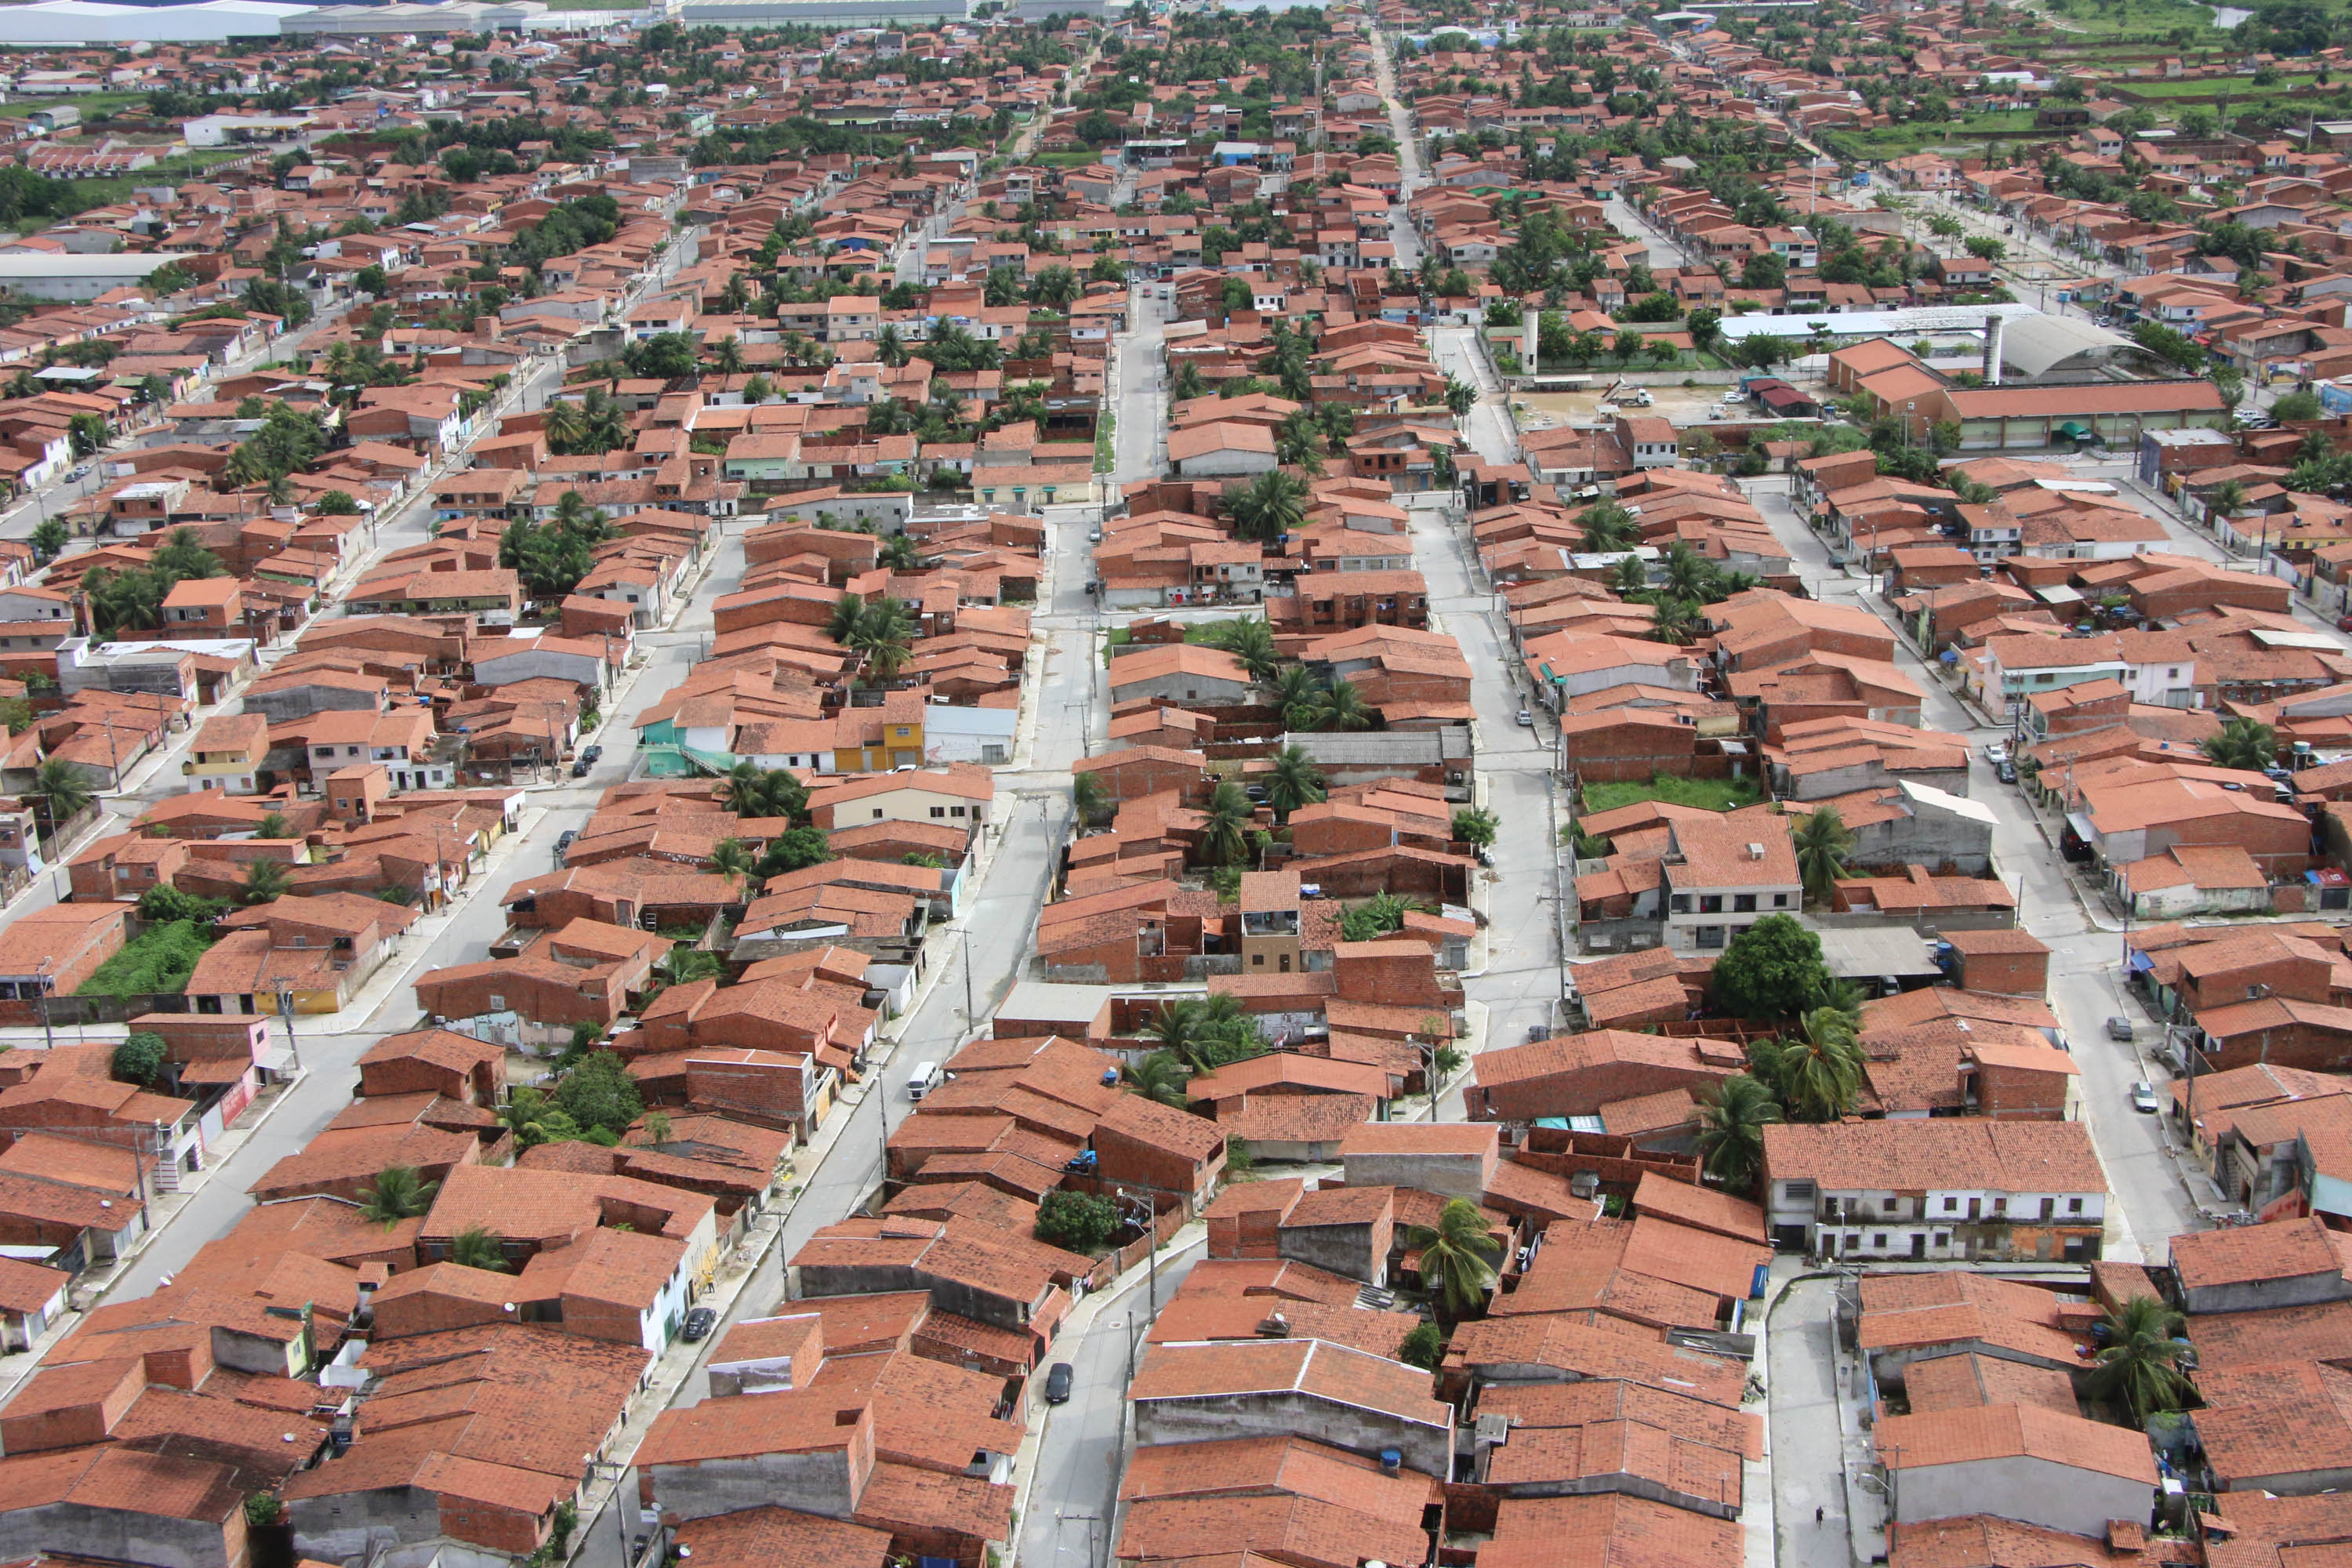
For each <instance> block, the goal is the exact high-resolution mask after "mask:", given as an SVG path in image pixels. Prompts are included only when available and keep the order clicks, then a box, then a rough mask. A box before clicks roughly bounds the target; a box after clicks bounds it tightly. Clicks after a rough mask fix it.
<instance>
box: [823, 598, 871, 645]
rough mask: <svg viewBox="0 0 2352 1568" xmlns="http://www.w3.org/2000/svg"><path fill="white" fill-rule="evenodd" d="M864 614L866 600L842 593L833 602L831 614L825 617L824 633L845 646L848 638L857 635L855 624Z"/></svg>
mask: <svg viewBox="0 0 2352 1568" xmlns="http://www.w3.org/2000/svg"><path fill="white" fill-rule="evenodd" d="M865 616H866V601H865V600H863V599H861V598H859V597H858V596H857V595H855V594H844V595H842V596H841V597H840V598H838V599H835V601H834V602H833V614H832V615H830V616H827V617H826V618H825V623H824V635H825V636H827V637H831V638H832V639H833V640H834V641H835V642H837V643H840V644H842V645H843V646H844V647H846V646H848V643H849V639H850V638H851V637H855V636H856V635H857V624H858V622H859V621H861V620H863V619H864V618H865Z"/></svg>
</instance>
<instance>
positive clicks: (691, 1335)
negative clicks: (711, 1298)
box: [678, 1307, 719, 1344]
mask: <svg viewBox="0 0 2352 1568" xmlns="http://www.w3.org/2000/svg"><path fill="white" fill-rule="evenodd" d="M718 1326H719V1314H718V1313H716V1312H714V1311H712V1310H710V1309H709V1308H708V1307H697V1308H695V1309H694V1310H692V1311H690V1312H688V1314H687V1315H686V1323H685V1326H684V1327H682V1328H680V1329H679V1330H678V1337H679V1338H681V1339H683V1340H685V1341H686V1342H687V1343H688V1344H692V1343H694V1342H696V1341H697V1340H699V1339H701V1338H702V1337H703V1336H704V1335H706V1334H708V1333H709V1332H710V1331H711V1330H713V1329H715V1328H717V1327H718Z"/></svg>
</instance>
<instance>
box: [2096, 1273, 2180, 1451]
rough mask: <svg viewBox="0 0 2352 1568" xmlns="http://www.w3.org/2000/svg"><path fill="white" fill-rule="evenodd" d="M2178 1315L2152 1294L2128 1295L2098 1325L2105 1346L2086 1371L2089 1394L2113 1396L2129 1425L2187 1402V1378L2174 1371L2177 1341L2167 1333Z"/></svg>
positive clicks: (2171, 1332) (2177, 1323) (2176, 1328)
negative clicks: (2127, 1416)
mask: <svg viewBox="0 0 2352 1568" xmlns="http://www.w3.org/2000/svg"><path fill="white" fill-rule="evenodd" d="M2181 1321H2182V1319H2181V1316H2180V1314H2179V1313H2178V1312H2176V1311H2174V1310H2172V1309H2171V1308H2170V1307H2168V1306H2166V1305H2165V1304H2164V1302H2163V1300H2160V1299H2159V1298H2158V1297H2155V1296H2133V1297H2130V1298H2128V1299H2127V1300H2125V1302H2124V1303H2123V1305H2122V1306H2121V1307H2120V1308H2118V1309H2116V1310H2112V1311H2110V1312H2108V1314H2107V1315H2106V1319H2105V1321H2104V1322H2103V1323H2102V1324H2101V1327H2102V1328H2104V1329H2105V1335H2104V1336H2103V1337H2104V1338H2105V1341H2106V1344H2105V1346H2104V1347H2103V1348H2102V1349H2101V1350H2100V1352H2099V1353H2098V1356H2097V1358H2096V1360H2097V1363H2098V1364H2096V1365H2095V1366H2094V1367H2092V1369H2091V1375H2090V1379H2089V1386H2090V1392H2091V1393H2092V1394H2093V1395H2094V1396H2095V1397H2097V1398H2100V1399H2107V1400H2113V1401H2115V1402H2116V1403H2117V1404H2120V1405H2122V1406H2123V1407H2124V1408H2125V1409H2126V1410H2127V1411H2129V1412H2130V1413H2131V1418H2132V1420H2133V1421H2134V1422H2135V1423H2139V1424H2143V1425H2144V1424H2145V1423H2146V1422H2147V1418H2148V1417H2149V1416H2151V1415H2157V1414H2158V1413H2160V1412H2163V1411H2167V1410H2178V1409H2179V1408H2180V1407H2181V1406H2182V1405H2185V1404H2187V1403H2188V1400H2189V1380H2188V1379H2187V1378H2186V1377H2183V1376H2182V1375H2181V1373H2180V1365H2179V1362H2180V1345H2179V1342H2178V1341H2176V1340H2175V1339H2174V1338H2173V1337H2172V1336H2173V1335H2174V1334H2175V1333H2177V1332H2178V1331H2179V1328H2180V1325H2181Z"/></svg>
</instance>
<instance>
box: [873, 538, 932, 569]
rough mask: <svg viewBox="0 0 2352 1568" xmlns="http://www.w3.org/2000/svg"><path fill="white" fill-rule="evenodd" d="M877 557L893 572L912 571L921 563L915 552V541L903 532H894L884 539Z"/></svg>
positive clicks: (920, 558)
mask: <svg viewBox="0 0 2352 1568" xmlns="http://www.w3.org/2000/svg"><path fill="white" fill-rule="evenodd" d="M877 560H879V561H880V562H881V563H882V564H883V565H885V566H887V567H888V568H890V570H891V571H893V572H912V571H914V570H915V569H916V568H917V567H919V566H920V565H921V564H922V557H921V556H919V555H918V554H916V553H915V542H914V541H913V540H911V539H909V538H908V537H907V536H906V535H905V534H903V533H894V534H892V535H891V536H890V537H889V538H887V539H886V540H884V541H883V542H882V548H881V551H880V552H878V554H877Z"/></svg>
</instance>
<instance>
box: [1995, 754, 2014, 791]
mask: <svg viewBox="0 0 2352 1568" xmlns="http://www.w3.org/2000/svg"><path fill="white" fill-rule="evenodd" d="M1992 776H1993V777H1995V778H1997V779H1999V780H2000V782H2001V783H2003V784H2015V783H2016V782H2017V764H2016V763H2012V762H2011V761H2010V760H2009V759H2008V758H2006V757H2004V758H2002V759H2001V760H2000V762H1998V763H1994V764H1993V770H1992Z"/></svg>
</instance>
